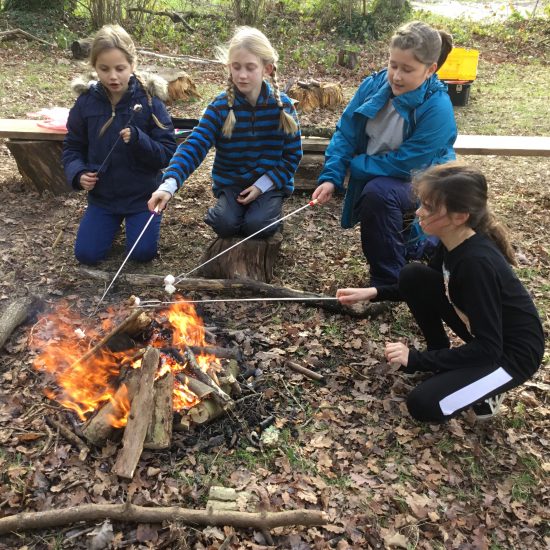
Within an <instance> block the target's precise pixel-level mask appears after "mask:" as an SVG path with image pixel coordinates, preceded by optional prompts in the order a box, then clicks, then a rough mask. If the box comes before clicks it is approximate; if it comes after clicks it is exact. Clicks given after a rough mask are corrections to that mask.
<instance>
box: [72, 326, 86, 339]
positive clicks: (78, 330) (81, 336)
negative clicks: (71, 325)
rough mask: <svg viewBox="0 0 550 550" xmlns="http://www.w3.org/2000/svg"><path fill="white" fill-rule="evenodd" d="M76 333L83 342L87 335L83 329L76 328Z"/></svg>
mask: <svg viewBox="0 0 550 550" xmlns="http://www.w3.org/2000/svg"><path fill="white" fill-rule="evenodd" d="M74 333H75V334H76V335H77V336H78V337H79V338H80V339H81V340H82V338H86V334H85V333H84V331H83V330H82V329H81V328H75V329H74Z"/></svg>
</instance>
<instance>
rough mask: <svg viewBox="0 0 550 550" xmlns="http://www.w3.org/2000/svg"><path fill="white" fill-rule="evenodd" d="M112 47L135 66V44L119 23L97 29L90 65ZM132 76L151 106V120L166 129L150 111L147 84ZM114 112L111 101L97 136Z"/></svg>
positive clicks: (110, 119)
mask: <svg viewBox="0 0 550 550" xmlns="http://www.w3.org/2000/svg"><path fill="white" fill-rule="evenodd" d="M114 48H116V49H118V50H120V51H121V52H122V53H123V54H124V57H126V61H128V63H129V64H130V65H131V66H132V67H135V66H136V64H137V50H136V46H135V44H134V42H133V40H132V39H131V38H130V35H129V34H128V33H127V32H126V31H125V30H124V29H123V28H122V27H121V26H120V25H104V26H103V27H101V29H99V31H97V33H96V35H95V36H94V39H93V42H92V47H91V49H90V65H91V66H92V67H94V68H95V66H96V64H97V58H98V57H99V55H100V54H101V53H103V52H104V51H107V50H112V49H114ZM134 76H135V78H136V80H137V81H138V83H139V84H140V86H141V87H142V89H143V91H144V92H145V94H146V96H147V103H148V105H149V107H150V108H151V113H152V114H151V116H152V118H153V121H154V122H155V124H156V125H157V126H158V127H159V128H162V129H163V130H166V126H164V125H163V124H162V123H161V122H160V120H159V119H158V118H157V116H156V115H155V114H154V113H153V111H152V106H153V98H152V96H151V94H150V93H149V91H148V90H147V86H146V85H145V83H144V81H143V78H142V77H141V76H140V75H138V74H137V73H135V72H134ZM107 96H109V94H107ZM115 114H116V113H115V105H113V103H112V102H111V116H110V117H109V119H108V120H107V122H105V124H104V125H103V126H102V127H101V130H100V131H99V137H101V136H103V134H105V132H106V131H107V128H109V126H111V124H112V122H113V119H114V118H115Z"/></svg>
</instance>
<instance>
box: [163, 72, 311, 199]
mask: <svg viewBox="0 0 550 550" xmlns="http://www.w3.org/2000/svg"><path fill="white" fill-rule="evenodd" d="M281 100H282V102H283V105H284V109H285V110H286V111H287V112H288V113H291V114H292V115H293V116H294V118H296V119H297V117H296V111H295V109H294V106H293V105H292V102H291V101H290V99H289V98H288V96H286V95H285V94H283V93H281ZM233 109H234V112H235V116H236V118H237V123H236V124H235V128H234V129H233V135H232V136H231V137H230V138H226V137H224V136H223V135H222V128H223V125H224V122H225V119H226V117H227V114H228V112H229V107H228V104H227V93H226V92H223V93H221V94H220V95H219V96H218V97H217V98H216V99H215V100H214V101H213V102H212V103H211V104H210V105H209V106H208V107H207V108H206V111H205V112H204V114H203V116H202V118H201V120H200V122H199V124H198V126H196V127H195V129H194V130H193V133H192V134H191V135H190V136H189V138H187V140H186V141H185V142H184V143H181V144H180V145H179V147H178V148H177V151H176V152H175V154H174V156H173V157H172V160H171V161H170V164H169V166H168V168H167V169H166V171H165V173H164V177H163V180H164V181H166V180H167V179H168V178H175V180H176V182H177V184H178V188H179V187H181V185H182V184H183V182H184V181H185V180H186V179H187V178H188V177H189V176H190V175H191V174H192V172H193V171H194V170H195V169H196V168H198V166H199V165H200V163H201V162H202V161H203V160H204V158H205V157H206V154H207V153H208V151H209V150H210V148H211V147H212V146H215V147H216V156H215V158H214V166H213V168H212V179H213V191H214V194H215V195H217V191H219V190H220V189H221V188H223V187H224V186H229V185H234V186H238V187H242V188H243V189H245V188H247V187H249V186H250V185H253V184H254V183H255V182H256V181H257V180H258V178H260V177H261V176H263V175H267V176H268V177H269V178H270V179H271V181H272V182H273V184H274V185H275V188H276V189H278V190H281V191H283V192H284V193H285V194H287V195H290V194H291V193H292V191H293V190H294V173H295V172H296V169H297V168H298V164H299V163H300V159H301V158H302V141H301V135H300V131H299V130H298V132H296V133H295V134H285V133H284V131H283V130H279V121H280V109H279V107H278V105H277V102H276V100H275V97H274V96H273V92H272V89H271V87H270V86H269V84H268V83H267V82H265V81H264V83H263V85H262V90H261V92H260V95H259V97H258V101H257V102H256V105H255V106H252V105H250V103H248V101H247V99H246V98H245V97H244V95H243V94H241V93H240V92H239V91H238V90H235V102H234V107H233Z"/></svg>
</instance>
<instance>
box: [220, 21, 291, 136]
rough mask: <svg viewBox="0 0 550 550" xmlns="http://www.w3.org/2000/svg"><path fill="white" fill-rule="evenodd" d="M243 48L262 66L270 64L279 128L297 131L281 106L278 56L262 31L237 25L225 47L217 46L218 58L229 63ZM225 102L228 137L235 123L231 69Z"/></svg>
mask: <svg viewBox="0 0 550 550" xmlns="http://www.w3.org/2000/svg"><path fill="white" fill-rule="evenodd" d="M241 48H244V49H245V50H248V51H249V52H250V53H252V54H253V55H255V56H256V57H258V58H259V59H260V60H261V62H262V64H263V66H264V67H265V66H266V65H269V64H272V65H273V72H272V73H271V81H272V83H273V95H274V96H275V101H276V102H277V105H278V106H279V110H280V112H281V114H280V119H279V129H282V130H283V131H284V133H285V134H294V133H296V132H297V131H298V123H297V122H296V120H294V117H293V116H292V115H291V114H290V113H287V112H286V111H285V109H284V106H283V100H282V99H281V92H280V90H279V81H278V79H277V61H278V60H279V56H278V54H277V52H276V51H275V48H273V46H272V45H271V43H270V42H269V40H268V39H267V37H266V36H265V34H264V33H262V32H260V31H259V30H258V29H255V28H254V27H238V28H237V29H236V30H235V34H234V35H233V37H232V38H231V40H230V41H229V44H228V45H227V47H219V48H218V58H219V59H220V60H221V61H223V62H224V63H225V64H227V65H229V63H230V62H231V55H232V54H233V52H235V51H236V50H238V49H241ZM227 103H228V105H229V113H228V114H227V118H226V119H225V123H224V125H223V129H222V133H223V135H224V136H225V137H227V138H230V137H231V135H232V134H233V128H235V124H236V123H237V118H236V117H235V113H234V111H233V105H234V103H235V84H234V83H233V80H232V79H231V71H229V77H228V79H227Z"/></svg>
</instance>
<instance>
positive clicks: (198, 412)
mask: <svg viewBox="0 0 550 550" xmlns="http://www.w3.org/2000/svg"><path fill="white" fill-rule="evenodd" d="M224 413H225V409H224V408H223V407H222V406H221V405H220V404H219V403H218V402H216V401H214V400H213V399H204V400H203V401H201V402H200V403H198V404H197V405H195V406H194V407H192V408H191V409H189V411H188V412H187V415H188V416H189V418H190V419H191V420H192V421H193V422H194V423H195V424H198V425H201V424H206V423H207V422H211V421H212V420H216V419H217V418H219V417H220V416H222V415H223V414H224ZM182 424H186V422H185V421H184V420H182Z"/></svg>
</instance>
